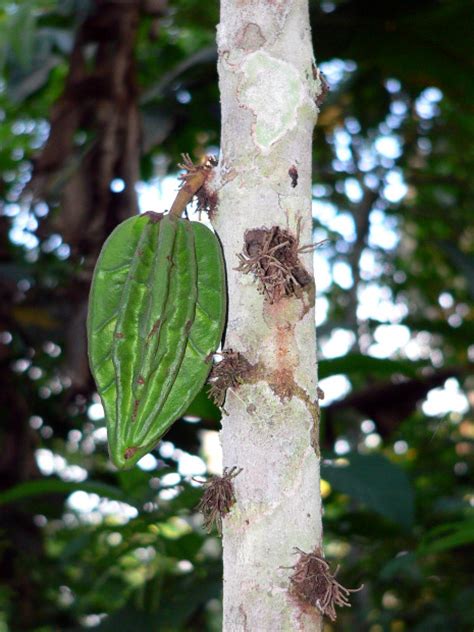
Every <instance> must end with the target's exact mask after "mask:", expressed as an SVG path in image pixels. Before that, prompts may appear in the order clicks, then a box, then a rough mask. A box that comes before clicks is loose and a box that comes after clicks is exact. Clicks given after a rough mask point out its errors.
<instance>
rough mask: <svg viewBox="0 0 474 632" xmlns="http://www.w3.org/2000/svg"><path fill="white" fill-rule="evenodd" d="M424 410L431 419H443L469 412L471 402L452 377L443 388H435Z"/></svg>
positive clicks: (424, 404) (427, 399) (430, 393)
mask: <svg viewBox="0 0 474 632" xmlns="http://www.w3.org/2000/svg"><path fill="white" fill-rule="evenodd" d="M422 410H423V412H424V413H425V415H428V416H429V417H441V416H444V415H447V414H449V413H457V414H460V415H464V414H465V413H467V411H468V410H469V402H468V400H467V397H466V395H465V394H464V393H463V391H462V390H461V387H460V385H459V382H458V381H457V379H456V378H454V377H451V378H449V379H447V380H446V382H445V383H444V385H443V387H441V388H434V389H432V390H431V391H430V392H429V393H428V396H427V398H426V400H425V402H424V403H423V405H422Z"/></svg>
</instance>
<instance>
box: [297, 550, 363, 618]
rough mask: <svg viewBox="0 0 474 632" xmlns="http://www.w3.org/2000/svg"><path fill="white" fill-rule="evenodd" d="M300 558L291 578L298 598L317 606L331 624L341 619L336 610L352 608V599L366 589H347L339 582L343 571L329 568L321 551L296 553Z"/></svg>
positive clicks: (360, 587)
mask: <svg viewBox="0 0 474 632" xmlns="http://www.w3.org/2000/svg"><path fill="white" fill-rule="evenodd" d="M295 551H296V553H299V555H300V557H299V560H298V562H297V563H296V565H295V566H293V567H292V568H293V569H294V573H293V575H292V576H291V578H290V581H291V583H292V586H293V590H294V592H295V594H296V595H297V596H298V597H300V598H301V599H302V600H303V601H305V602H306V603H309V604H310V605H311V606H314V607H315V608H317V609H318V610H319V612H320V613H321V614H323V615H325V616H327V617H329V619H330V620H331V621H335V620H336V618H337V614H336V606H339V607H341V608H343V607H348V608H350V606H351V604H350V603H349V595H350V594H351V593H353V592H357V591H359V590H361V589H362V588H363V586H359V588H345V587H344V586H342V585H341V584H340V583H339V582H338V581H337V580H336V574H337V571H338V570H339V567H337V568H336V570H335V572H334V573H332V572H331V570H330V568H329V564H328V563H327V562H326V560H325V559H324V558H323V557H322V556H321V555H320V550H319V549H315V550H314V551H313V552H312V553H305V552H304V551H301V550H300V549H295Z"/></svg>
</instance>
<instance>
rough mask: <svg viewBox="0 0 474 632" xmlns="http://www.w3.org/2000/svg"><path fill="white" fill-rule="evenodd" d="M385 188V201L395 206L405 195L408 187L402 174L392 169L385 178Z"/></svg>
mask: <svg viewBox="0 0 474 632" xmlns="http://www.w3.org/2000/svg"><path fill="white" fill-rule="evenodd" d="M385 182H386V184H385V187H384V190H383V194H384V197H385V199H386V200H388V201H389V202H392V203H393V204H396V203H397V202H400V200H402V199H403V198H404V197H405V195H406V194H407V191H408V187H407V185H406V184H405V180H404V178H403V174H402V172H401V171H400V170H399V169H392V170H391V171H389V172H388V173H387V175H386V176H385Z"/></svg>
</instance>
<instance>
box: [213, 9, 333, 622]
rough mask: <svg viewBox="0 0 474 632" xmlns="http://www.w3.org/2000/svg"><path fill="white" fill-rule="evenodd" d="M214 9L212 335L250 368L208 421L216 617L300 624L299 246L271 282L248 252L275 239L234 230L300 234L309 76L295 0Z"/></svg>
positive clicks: (302, 423) (309, 338)
mask: <svg viewBox="0 0 474 632" xmlns="http://www.w3.org/2000/svg"><path fill="white" fill-rule="evenodd" d="M220 19H221V21H220V24H219V27H218V52H219V80H220V91H221V103H222V136H221V157H220V161H219V167H218V170H217V175H216V186H217V189H218V195H219V207H218V213H217V216H216V218H215V221H214V224H215V227H216V230H217V233H218V235H219V237H220V239H221V241H222V244H223V249H224V254H225V259H226V265H227V275H228V287H229V314H228V324H227V334H226V347H227V348H231V349H232V350H233V351H238V352H240V353H242V354H243V355H244V356H245V357H246V358H247V360H248V361H249V362H250V363H251V364H252V365H253V366H254V370H253V372H251V375H252V379H245V377H243V383H242V384H240V385H239V386H238V387H237V388H229V389H228V391H227V398H226V402H225V409H226V411H227V413H228V415H227V416H225V415H224V417H223V423H222V432H221V440H222V446H223V453H224V465H225V466H226V467H227V468H232V467H233V466H237V467H239V468H243V469H242V472H241V473H240V474H239V475H238V476H237V477H236V478H235V479H234V489H235V496H236V503H235V504H234V506H233V507H232V510H231V512H230V513H229V514H228V515H227V516H226V517H225V519H224V531H223V545H224V630H225V632H233V631H239V632H241V631H249V632H256V631H257V630H258V631H259V632H266V631H268V632H270V631H286V630H291V631H295V630H311V631H312V632H314V631H317V630H320V627H321V618H320V615H319V614H318V612H317V610H316V609H315V608H312V607H309V606H305V605H304V604H303V603H302V602H300V601H299V599H298V598H297V597H296V595H295V593H294V591H292V589H291V581H290V576H291V574H292V571H291V570H290V569H289V568H288V567H291V566H293V565H294V564H295V563H296V560H297V558H296V556H295V551H294V548H295V547H298V548H300V549H302V550H304V551H313V550H315V548H317V547H319V546H320V545H321V531H322V528H321V500H320V492H319V452H318V421H319V407H318V401H317V363H316V338H315V320H314V283H313V280H312V254H311V251H310V250H309V249H306V252H296V247H293V246H295V244H294V243H293V242H292V247H293V254H296V256H297V258H298V259H299V262H300V263H299V264H294V262H293V264H291V265H289V266H288V267H287V269H286V272H291V274H290V276H293V280H291V279H290V278H289V277H288V278H287V280H288V279H289V280H288V284H287V285H283V286H282V285H279V286H278V285H275V283H274V279H273V280H272V278H270V277H272V274H269V275H268V278H267V279H266V280H265V279H263V283H262V282H258V280H257V279H255V278H254V276H253V274H252V270H255V269H256V268H255V266H254V267H252V261H253V259H252V257H253V255H255V253H256V252H257V253H261V252H262V239H265V238H268V240H270V246H272V245H273V243H276V242H271V237H272V233H271V232H264V233H262V232H259V231H256V232H253V233H250V234H249V233H247V247H246V248H245V234H246V231H249V230H253V229H261V228H265V229H272V228H274V227H279V228H278V229H277V230H280V231H281V232H280V237H281V239H280V242H282V240H283V241H284V238H285V236H288V234H290V235H292V236H293V237H295V238H296V237H297V236H298V234H299V246H300V247H301V246H305V245H308V244H310V243H311V241H312V218H311V144H312V132H313V127H314V124H315V122H316V117H317V112H318V108H317V105H316V103H317V101H318V97H319V95H320V94H321V92H322V85H321V81H320V77H319V72H318V70H317V68H316V66H315V63H314V58H313V54H312V44H311V33H310V26H309V15H308V1H307V0H293V1H292V2H288V1H287V0H254V1H252V2H248V1H243V0H222V1H221V18H220ZM299 229H300V230H299ZM273 235H275V230H274V231H273ZM267 250H268V248H267ZM278 250H280V253H278V254H281V252H282V251H284V250H285V246H282V247H281V248H280V249H277V250H272V253H273V255H275V257H276V256H277V252H278ZM242 252H243V253H244V256H243V258H240V259H239V258H238V256H237V255H238V253H242ZM272 253H270V254H269V256H267V258H266V259H265V260H262V259H261V260H260V263H262V264H263V267H264V268H265V266H267V272H268V270H270V273H275V274H276V275H277V276H278V274H279V271H280V272H281V261H282V260H281V257H280V259H278V257H277V260H276V261H275V259H272V258H271V254H272ZM239 261H240V264H241V265H240V270H236V268H237V267H238V266H239ZM245 261H246V262H247V267H245V265H243V262H245ZM272 261H274V262H275V265H274V267H272V264H271V262H272ZM254 263H255V261H254ZM284 263H285V262H283V267H285V265H284ZM267 264H268V265H269V266H270V268H268V265H267ZM303 266H304V269H303ZM257 267H258V266H257ZM261 267H262V266H261ZM245 270H247V271H249V270H250V273H249V274H245ZM273 276H275V275H273ZM264 286H265V287H264ZM259 289H260V291H259ZM262 292H263V293H262Z"/></svg>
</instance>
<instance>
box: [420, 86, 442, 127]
mask: <svg viewBox="0 0 474 632" xmlns="http://www.w3.org/2000/svg"><path fill="white" fill-rule="evenodd" d="M442 98H443V93H442V92H441V90H439V89H438V88H434V87H430V88H425V90H423V91H422V92H421V93H420V95H419V97H418V98H417V99H416V101H415V110H416V113H417V114H418V116H419V117H420V118H422V119H425V120H430V119H432V118H434V117H435V116H437V115H438V114H439V112H440V109H439V106H438V103H439V102H440V101H441V100H442Z"/></svg>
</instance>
